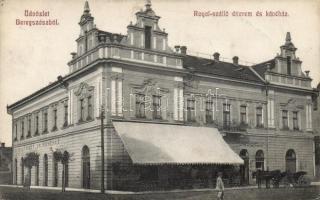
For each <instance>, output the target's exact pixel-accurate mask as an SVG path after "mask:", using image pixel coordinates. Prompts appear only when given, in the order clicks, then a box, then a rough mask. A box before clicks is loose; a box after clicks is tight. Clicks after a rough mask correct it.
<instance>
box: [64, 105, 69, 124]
mask: <svg viewBox="0 0 320 200" xmlns="http://www.w3.org/2000/svg"><path fill="white" fill-rule="evenodd" d="M63 120H64V123H63V127H66V126H68V104H65V105H64V119H63Z"/></svg>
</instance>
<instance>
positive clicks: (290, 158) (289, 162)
mask: <svg viewBox="0 0 320 200" xmlns="http://www.w3.org/2000/svg"><path fill="white" fill-rule="evenodd" d="M296 161H297V158H296V153H295V152H294V150H293V149H289V150H288V151H287V153H286V171H287V172H291V173H295V172H296Z"/></svg>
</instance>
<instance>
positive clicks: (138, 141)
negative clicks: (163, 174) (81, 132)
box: [113, 122, 243, 165]
mask: <svg viewBox="0 0 320 200" xmlns="http://www.w3.org/2000/svg"><path fill="white" fill-rule="evenodd" d="M113 125H114V127H115V129H116V131H117V133H118V134H119V136H120V138H121V140H122V141H123V143H124V146H125V148H126V150H127V152H128V153H129V156H130V157H131V159H132V161H133V163H134V164H143V165H148V164H155V165H158V164H243V160H242V159H241V158H240V157H239V156H238V155H237V154H236V153H235V152H234V151H233V150H232V149H231V148H230V147H229V145H228V144H227V143H226V142H225V141H224V139H223V138H222V136H221V134H220V133H219V131H218V130H217V129H216V128H207V127H191V126H182V125H166V124H154V123H134V122H113Z"/></svg>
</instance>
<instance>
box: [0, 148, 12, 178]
mask: <svg viewBox="0 0 320 200" xmlns="http://www.w3.org/2000/svg"><path fill="white" fill-rule="evenodd" d="M0 144H1V146H0V176H1V179H0V184H12V148H11V147H6V146H5V143H0Z"/></svg>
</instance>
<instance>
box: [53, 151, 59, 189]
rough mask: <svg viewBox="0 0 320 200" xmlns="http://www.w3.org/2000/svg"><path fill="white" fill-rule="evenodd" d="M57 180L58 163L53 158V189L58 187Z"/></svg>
mask: <svg viewBox="0 0 320 200" xmlns="http://www.w3.org/2000/svg"><path fill="white" fill-rule="evenodd" d="M58 178H59V171H58V161H57V160H56V158H55V157H54V156H53V187H57V186H58Z"/></svg>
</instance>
